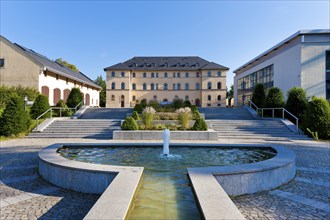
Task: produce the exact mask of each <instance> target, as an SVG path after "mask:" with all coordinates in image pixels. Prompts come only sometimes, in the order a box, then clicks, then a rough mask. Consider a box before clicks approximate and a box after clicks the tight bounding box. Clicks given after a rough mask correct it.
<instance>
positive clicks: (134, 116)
mask: <svg viewBox="0 0 330 220" xmlns="http://www.w3.org/2000/svg"><path fill="white" fill-rule="evenodd" d="M132 118H134V119H135V120H140V116H139V114H138V113H137V111H133V113H132Z"/></svg>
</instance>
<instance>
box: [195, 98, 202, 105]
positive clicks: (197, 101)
mask: <svg viewBox="0 0 330 220" xmlns="http://www.w3.org/2000/svg"><path fill="white" fill-rule="evenodd" d="M195 105H196V106H198V107H200V105H201V103H200V101H199V99H196V100H195Z"/></svg>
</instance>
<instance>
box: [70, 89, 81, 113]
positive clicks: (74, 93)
mask: <svg viewBox="0 0 330 220" xmlns="http://www.w3.org/2000/svg"><path fill="white" fill-rule="evenodd" d="M82 100H83V97H82V95H81V92H80V89H79V88H72V89H71V92H70V94H69V97H68V99H67V100H66V105H67V106H68V107H69V108H75V107H76V106H77V105H78V104H79V103H80V102H81V101H82Z"/></svg>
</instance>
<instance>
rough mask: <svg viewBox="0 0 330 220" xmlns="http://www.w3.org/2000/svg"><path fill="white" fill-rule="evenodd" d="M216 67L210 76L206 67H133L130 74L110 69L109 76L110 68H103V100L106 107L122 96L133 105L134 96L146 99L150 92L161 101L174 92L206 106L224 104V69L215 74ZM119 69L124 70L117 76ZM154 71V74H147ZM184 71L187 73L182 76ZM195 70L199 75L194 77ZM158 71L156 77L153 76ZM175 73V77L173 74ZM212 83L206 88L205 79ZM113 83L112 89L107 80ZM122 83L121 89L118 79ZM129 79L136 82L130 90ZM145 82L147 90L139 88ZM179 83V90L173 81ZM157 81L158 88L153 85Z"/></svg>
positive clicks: (118, 104) (116, 104)
mask: <svg viewBox="0 0 330 220" xmlns="http://www.w3.org/2000/svg"><path fill="white" fill-rule="evenodd" d="M217 71H218V70H211V77H208V75H207V72H208V71H206V70H205V71H204V70H203V71H198V70H194V71H191V70H190V71H134V73H135V77H133V76H132V75H133V72H130V71H114V72H115V77H112V72H113V71H107V73H106V74H107V81H106V86H107V101H106V103H107V104H106V107H110V108H120V107H121V101H122V100H121V99H122V98H121V97H122V96H124V107H134V106H135V103H136V101H134V100H133V96H135V99H136V100H139V101H141V100H142V99H146V100H147V101H149V100H153V99H154V96H156V97H157V100H158V101H163V100H164V99H167V100H168V101H172V100H173V99H174V98H175V97H176V96H177V97H178V98H180V99H183V100H185V97H186V96H188V97H189V100H190V102H191V103H192V104H196V99H199V100H200V104H201V105H202V106H207V105H208V104H209V105H210V106H212V107H217V106H218V104H221V106H222V107H225V106H226V100H225V97H226V75H227V71H225V70H221V73H222V74H221V76H220V77H218V76H217V75H216V74H217ZM121 72H124V73H125V77H121ZM144 72H145V73H146V74H147V76H146V78H144V77H143V73H144ZM165 72H167V74H168V77H164V75H165ZM178 72H180V77H178V75H177V74H178ZM152 73H154V77H151V74H152ZM186 73H188V74H189V77H186ZM196 73H198V74H199V77H196ZM157 74H158V77H157ZM173 74H175V77H173ZM209 81H210V82H211V83H212V90H207V83H208V82H209ZM113 82H114V83H115V85H116V87H115V88H116V89H115V90H112V89H111V84H112V83H113ZM123 82H124V83H125V90H122V89H121V83H123ZM218 82H221V88H222V89H220V90H219V89H217V83H218ZM133 83H134V84H135V85H136V90H133V88H132V85H133ZM144 83H146V85H147V90H143V84H144ZM152 83H153V84H154V86H155V87H154V90H151V88H150V87H151V86H150V85H151V84H152ZM165 83H167V85H168V89H167V90H164V84H165ZM178 83H180V84H181V90H177V84H178ZM187 83H188V84H189V90H185V85H186V84H187ZM196 83H199V85H200V89H197V90H196ZM156 84H158V90H157V88H156ZM173 84H175V89H173ZM112 95H114V96H115V100H114V101H112V98H111V97H112ZM208 95H211V98H212V99H211V101H208V100H207V96H208ZM218 95H221V100H220V101H218V100H217V97H218Z"/></svg>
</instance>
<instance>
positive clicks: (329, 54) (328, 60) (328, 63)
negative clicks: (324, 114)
mask: <svg viewBox="0 0 330 220" xmlns="http://www.w3.org/2000/svg"><path fill="white" fill-rule="evenodd" d="M325 74H326V75H325V78H326V80H325V89H326V94H325V95H326V99H327V100H329V99H330V50H327V51H325Z"/></svg>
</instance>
